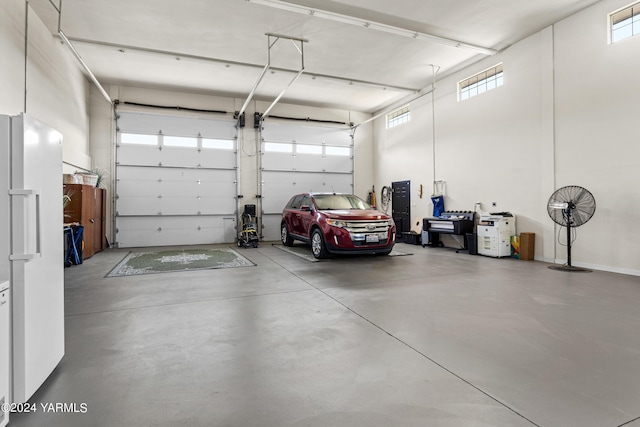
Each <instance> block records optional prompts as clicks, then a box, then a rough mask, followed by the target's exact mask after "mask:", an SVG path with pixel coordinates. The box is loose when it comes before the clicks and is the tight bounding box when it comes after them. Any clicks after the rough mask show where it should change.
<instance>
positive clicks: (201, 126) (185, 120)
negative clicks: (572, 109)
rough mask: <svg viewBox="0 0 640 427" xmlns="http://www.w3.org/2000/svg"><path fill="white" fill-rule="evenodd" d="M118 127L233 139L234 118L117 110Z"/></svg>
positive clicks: (143, 132) (124, 129)
mask: <svg viewBox="0 0 640 427" xmlns="http://www.w3.org/2000/svg"><path fill="white" fill-rule="evenodd" d="M118 116H119V118H118V127H119V128H120V131H122V132H129V133H142V134H149V135H157V134H161V133H162V134H164V135H172V136H186V137H196V136H198V135H201V136H203V137H205V138H213V139H234V138H235V134H236V129H235V123H236V122H235V120H234V121H232V120H215V119H200V118H197V117H186V116H172V115H167V114H153V113H147V112H144V113H142V112H139V113H134V112H129V111H121V112H118Z"/></svg>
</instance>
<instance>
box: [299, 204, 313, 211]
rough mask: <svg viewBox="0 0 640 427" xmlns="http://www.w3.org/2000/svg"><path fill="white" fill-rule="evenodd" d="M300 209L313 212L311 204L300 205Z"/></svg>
mask: <svg viewBox="0 0 640 427" xmlns="http://www.w3.org/2000/svg"><path fill="white" fill-rule="evenodd" d="M300 210H301V211H303V212H311V206H309V205H304V206H300Z"/></svg>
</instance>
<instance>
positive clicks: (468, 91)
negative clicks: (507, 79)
mask: <svg viewBox="0 0 640 427" xmlns="http://www.w3.org/2000/svg"><path fill="white" fill-rule="evenodd" d="M503 85H504V63H502V62H500V63H498V64H496V65H494V66H492V67H489V68H487V69H484V70H482V71H480V72H479V73H476V74H474V75H472V76H470V77H467V78H466V79H462V80H460V81H459V82H458V85H457V87H458V102H460V101H466V100H468V99H471V98H474V97H476V96H478V95H481V94H483V93H486V92H489V91H491V90H494V89H497V88H499V87H501V86H503ZM490 86H491V87H490ZM472 91H475V93H474V92H472Z"/></svg>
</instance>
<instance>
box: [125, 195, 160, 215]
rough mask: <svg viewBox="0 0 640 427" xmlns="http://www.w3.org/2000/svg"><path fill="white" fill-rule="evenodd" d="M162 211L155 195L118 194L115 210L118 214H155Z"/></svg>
mask: <svg viewBox="0 0 640 427" xmlns="http://www.w3.org/2000/svg"><path fill="white" fill-rule="evenodd" d="M161 211H162V206H161V204H160V199H158V198H157V197H145V196H137V197H122V196H118V199H117V207H116V212H117V214H118V215H157V214H158V212H161Z"/></svg>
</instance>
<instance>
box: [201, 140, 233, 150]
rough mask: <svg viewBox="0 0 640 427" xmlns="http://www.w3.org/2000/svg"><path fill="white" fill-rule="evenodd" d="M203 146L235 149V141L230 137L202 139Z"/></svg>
mask: <svg viewBox="0 0 640 427" xmlns="http://www.w3.org/2000/svg"><path fill="white" fill-rule="evenodd" d="M202 148H210V149H215V150H233V141H230V140H228V139H208V138H203V139H202Z"/></svg>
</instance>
